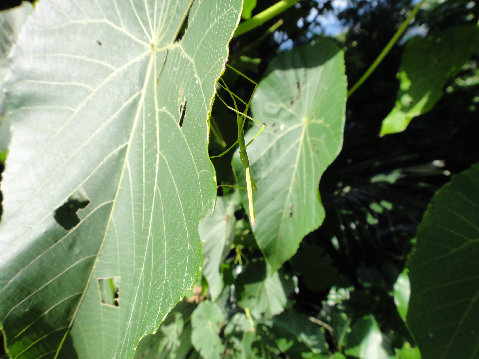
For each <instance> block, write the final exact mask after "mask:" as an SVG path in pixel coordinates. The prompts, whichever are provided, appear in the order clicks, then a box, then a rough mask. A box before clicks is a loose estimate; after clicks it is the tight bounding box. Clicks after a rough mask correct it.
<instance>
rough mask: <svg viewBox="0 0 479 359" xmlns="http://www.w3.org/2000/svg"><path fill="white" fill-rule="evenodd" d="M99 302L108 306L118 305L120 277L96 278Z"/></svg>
mask: <svg viewBox="0 0 479 359" xmlns="http://www.w3.org/2000/svg"><path fill="white" fill-rule="evenodd" d="M97 282H98V292H99V294H100V304H101V305H107V306H110V307H119V306H120V277H110V278H98V279H97Z"/></svg>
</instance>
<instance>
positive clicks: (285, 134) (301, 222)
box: [233, 40, 346, 270]
mask: <svg viewBox="0 0 479 359" xmlns="http://www.w3.org/2000/svg"><path fill="white" fill-rule="evenodd" d="M345 105H346V77H345V75H344V60H343V54H342V52H341V51H340V50H339V49H338V48H337V47H336V46H335V45H334V44H333V43H331V42H330V41H328V40H320V41H318V42H316V43H312V44H309V45H307V46H304V47H300V48H296V49H294V50H292V51H289V52H284V53H281V54H279V55H278V56H277V57H276V58H275V59H274V60H273V61H272V62H271V65H270V67H269V69H268V71H267V74H266V75H265V77H264V78H263V80H262V81H261V83H260V84H259V86H258V89H257V91H256V94H255V97H254V100H253V104H252V108H253V117H254V118H255V119H256V120H258V121H261V122H263V123H264V124H265V125H266V129H265V130H264V131H263V132H262V133H261V135H259V136H258V137H257V138H256V140H255V141H254V142H253V143H251V145H250V146H249V147H248V153H249V158H250V164H251V172H252V175H253V179H254V181H255V182H256V185H257V187H258V191H257V192H254V196H255V201H254V203H255V211H256V214H257V218H256V223H257V225H256V226H253V232H254V235H255V238H256V240H257V242H258V245H259V247H260V248H261V250H262V251H263V253H264V255H265V257H266V260H267V261H268V263H269V264H270V265H271V266H272V268H273V270H276V269H278V268H279V267H280V266H281V265H282V264H283V263H284V262H285V261H286V260H288V259H289V258H290V257H291V256H292V255H293V254H294V253H295V252H296V250H297V249H298V246H299V243H300V241H301V240H302V239H303V237H304V236H305V235H306V234H308V233H309V232H311V231H312V230H314V229H316V228H318V226H319V225H320V224H321V223H322V221H323V218H324V209H323V207H322V206H321V203H320V201H319V199H318V186H319V179H320V177H321V174H322V173H323V172H324V170H325V169H326V168H327V167H328V166H329V164H330V163H331V162H332V161H333V160H334V159H335V158H336V156H337V154H338V153H339V151H340V149H341V146H342V140H343V127H344V119H345ZM257 131H258V128H257V126H254V127H253V128H252V129H250V130H249V131H248V134H247V137H248V138H250V139H251V137H252V136H253V135H254V134H255V133H256V132H257ZM233 165H234V170H235V172H236V174H237V176H238V178H239V182H240V184H241V186H243V187H244V186H245V179H244V174H245V171H244V169H243V168H242V163H241V161H240V160H239V158H238V157H236V158H235V159H234V162H233ZM243 193H245V191H243ZM243 203H244V204H245V205H244V207H245V208H247V207H248V206H247V204H246V203H247V198H246V195H244V196H243Z"/></svg>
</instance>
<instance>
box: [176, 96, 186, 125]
mask: <svg viewBox="0 0 479 359" xmlns="http://www.w3.org/2000/svg"><path fill="white" fill-rule="evenodd" d="M187 102H188V101H186V98H183V102H182V103H181V105H180V107H179V108H178V112H179V113H180V120H179V122H178V126H180V127H182V126H183V120H184V119H185V115H186V104H187Z"/></svg>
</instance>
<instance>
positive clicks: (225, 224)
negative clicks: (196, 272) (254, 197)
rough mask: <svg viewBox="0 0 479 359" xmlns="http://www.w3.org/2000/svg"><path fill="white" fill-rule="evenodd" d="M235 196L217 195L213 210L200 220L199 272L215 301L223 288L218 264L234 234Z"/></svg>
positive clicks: (228, 249)
mask: <svg viewBox="0 0 479 359" xmlns="http://www.w3.org/2000/svg"><path fill="white" fill-rule="evenodd" d="M235 197H237V196H234V195H232V196H228V197H218V198H217V200H216V207H215V211H214V213H212V214H209V215H208V216H206V217H205V218H203V219H202V220H201V222H200V227H199V230H200V238H201V240H202V241H204V245H203V269H202V271H201V273H202V274H203V275H204V276H205V278H206V280H207V281H208V289H209V291H210V294H211V298H212V300H213V301H215V300H216V299H217V298H218V296H219V295H220V293H221V290H222V289H223V276H222V274H221V272H220V265H221V263H222V262H223V260H224V259H225V258H226V256H227V255H228V253H229V251H230V245H231V243H232V242H233V239H234V235H235V231H234V229H235V223H236V219H235V216H234V212H235V207H236V203H237V201H236V200H235Z"/></svg>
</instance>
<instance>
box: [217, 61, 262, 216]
mask: <svg viewBox="0 0 479 359" xmlns="http://www.w3.org/2000/svg"><path fill="white" fill-rule="evenodd" d="M226 66H228V67H229V68H230V69H231V70H233V71H235V72H236V73H237V74H239V75H240V76H242V77H244V78H245V79H247V80H248V81H250V82H251V83H252V84H254V89H253V93H252V94H251V97H250V99H249V101H248V102H246V101H244V100H243V99H241V98H240V97H239V96H238V95H236V94H234V93H233V92H232V91H231V90H230V89H229V88H228V86H227V85H226V82H225V81H224V80H223V79H220V80H219V84H220V86H221V87H222V88H223V89H224V90H225V91H227V92H228V94H229V95H230V97H231V99H232V101H233V106H234V108H233V107H231V106H229V105H228V104H227V103H226V101H225V100H223V99H222V98H221V96H220V95H219V94H218V93H217V94H216V96H218V98H219V99H220V100H221V102H222V103H223V104H224V105H225V106H226V107H227V108H228V109H230V110H231V111H233V112H235V113H236V123H237V125H238V139H237V140H236V141H235V142H234V143H233V144H232V145H231V146H230V147H228V149H226V150H225V151H224V152H222V153H220V154H219V155H217V156H211V158H216V157H221V156H223V155H225V154H226V153H228V152H229V151H230V150H231V149H232V148H233V147H234V146H236V145H238V146H239V148H240V160H241V163H242V164H243V167H244V169H245V178H246V191H247V194H248V207H249V214H250V218H251V223H252V224H253V225H255V224H256V217H255V214H254V200H253V192H254V191H257V190H258V188H257V187H256V184H255V183H254V180H253V177H252V176H251V169H250V164H249V159H248V153H247V152H246V148H247V147H248V146H249V145H250V144H251V143H252V142H253V141H254V140H255V139H256V137H258V136H259V135H260V134H261V132H263V130H264V129H265V127H266V126H265V125H264V124H263V123H261V122H259V121H257V120H255V119H254V118H252V117H250V116H248V115H247V113H248V110H249V107H250V105H251V101H252V100H253V96H254V93H255V91H256V88H257V87H258V83H256V82H255V81H253V80H252V79H250V78H249V77H248V76H246V75H244V74H243V73H242V72H240V71H239V70H237V69H235V68H234V67H232V66H230V65H228V64H227V65H226ZM237 100H238V101H240V102H241V103H243V104H244V105H245V109H244V111H243V112H240V111H239V110H238V103H237V102H236V101H237ZM246 119H248V120H251V121H254V122H256V123H257V124H259V125H260V126H261V128H260V130H259V131H258V133H257V134H256V135H255V136H254V137H253V138H252V139H251V141H249V142H248V143H246V142H245V139H244V125H245V122H246ZM221 186H223V187H234V188H238V187H235V186H229V185H221ZM240 188H241V187H240ZM242 189H244V188H242Z"/></svg>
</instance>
